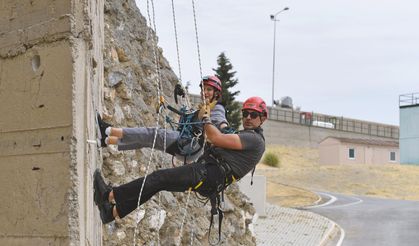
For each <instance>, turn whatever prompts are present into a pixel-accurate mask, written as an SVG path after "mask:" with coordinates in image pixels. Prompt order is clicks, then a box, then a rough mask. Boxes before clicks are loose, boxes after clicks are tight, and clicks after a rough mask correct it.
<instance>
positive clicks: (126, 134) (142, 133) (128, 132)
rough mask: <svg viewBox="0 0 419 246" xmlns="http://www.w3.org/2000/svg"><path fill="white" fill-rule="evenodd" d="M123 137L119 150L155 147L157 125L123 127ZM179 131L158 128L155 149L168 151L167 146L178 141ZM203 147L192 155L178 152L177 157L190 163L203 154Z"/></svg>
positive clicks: (119, 143)
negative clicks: (183, 154) (182, 154)
mask: <svg viewBox="0 0 419 246" xmlns="http://www.w3.org/2000/svg"><path fill="white" fill-rule="evenodd" d="M122 132H123V138H122V139H120V140H119V142H118V150H133V149H141V148H151V147H153V140H154V135H155V132H156V128H155V127H138V128H122ZM165 135H166V146H165V144H164V138H165ZM178 137H179V132H178V131H174V130H169V129H167V130H164V129H160V128H159V129H158V130H157V137H156V144H155V146H154V148H155V149H157V150H161V151H166V148H167V147H169V146H170V145H171V144H173V143H174V142H176V141H177V139H178ZM203 149H204V148H202V149H201V151H199V152H198V153H196V154H194V155H190V156H186V157H185V156H181V155H178V154H176V155H175V157H176V159H178V160H180V161H182V162H187V163H190V162H192V161H195V160H197V159H198V157H199V156H201V155H202V153H203Z"/></svg>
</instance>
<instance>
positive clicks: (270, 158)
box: [262, 151, 281, 167]
mask: <svg viewBox="0 0 419 246" xmlns="http://www.w3.org/2000/svg"><path fill="white" fill-rule="evenodd" d="M262 163H263V164H266V165H268V166H271V167H279V165H280V164H281V163H280V161H279V157H278V155H277V154H275V153H273V152H270V151H268V152H266V153H265V155H264V156H263V160H262Z"/></svg>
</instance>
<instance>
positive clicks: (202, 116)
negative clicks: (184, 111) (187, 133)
mask: <svg viewBox="0 0 419 246" xmlns="http://www.w3.org/2000/svg"><path fill="white" fill-rule="evenodd" d="M216 104H217V101H214V102H212V103H201V104H200V105H199V107H198V108H199V112H198V119H199V120H200V121H202V122H204V123H211V119H210V117H211V109H213V108H214V107H215V105H216Z"/></svg>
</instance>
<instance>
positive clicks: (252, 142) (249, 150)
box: [214, 128, 265, 179]
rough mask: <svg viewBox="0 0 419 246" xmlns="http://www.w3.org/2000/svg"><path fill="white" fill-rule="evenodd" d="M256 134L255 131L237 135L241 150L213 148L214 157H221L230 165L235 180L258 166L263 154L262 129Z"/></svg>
mask: <svg viewBox="0 0 419 246" xmlns="http://www.w3.org/2000/svg"><path fill="white" fill-rule="evenodd" d="M258 132H259V133H257V132H256V131H255V130H242V131H240V132H239V133H238V135H239V137H240V141H241V143H242V146H243V149H242V150H231V149H222V148H218V147H215V148H214V152H215V153H216V155H217V156H220V157H222V158H223V159H224V160H225V161H226V162H227V163H228V164H230V166H231V169H232V170H233V173H234V176H235V178H237V179H240V178H242V177H243V176H244V175H246V174H247V173H248V172H250V171H251V170H252V169H253V168H254V167H255V166H256V164H258V162H259V161H260V159H261V158H262V155H263V153H264V152H265V140H264V139H263V137H262V135H263V130H262V128H258Z"/></svg>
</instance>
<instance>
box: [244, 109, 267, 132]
mask: <svg viewBox="0 0 419 246" xmlns="http://www.w3.org/2000/svg"><path fill="white" fill-rule="evenodd" d="M265 119H266V117H265V116H261V114H260V113H259V112H257V111H255V110H250V109H245V110H242V120H243V128H244V129H254V128H256V127H259V126H260V125H262V123H263V122H264V121H265Z"/></svg>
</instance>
